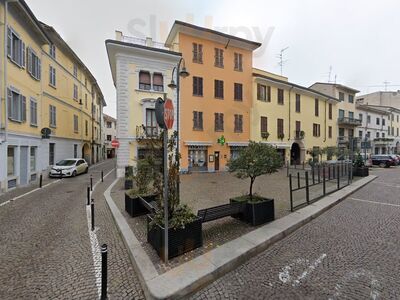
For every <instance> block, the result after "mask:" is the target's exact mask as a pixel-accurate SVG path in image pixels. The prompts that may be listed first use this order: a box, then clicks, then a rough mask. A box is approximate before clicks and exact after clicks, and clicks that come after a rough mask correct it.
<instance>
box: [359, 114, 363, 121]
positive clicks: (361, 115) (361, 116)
mask: <svg viewBox="0 0 400 300" xmlns="http://www.w3.org/2000/svg"><path fill="white" fill-rule="evenodd" d="M358 118H359V119H360V121H361V122H362V120H363V114H358Z"/></svg>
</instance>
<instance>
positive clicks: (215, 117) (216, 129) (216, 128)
mask: <svg viewBox="0 0 400 300" xmlns="http://www.w3.org/2000/svg"><path fill="white" fill-rule="evenodd" d="M214 130H215V131H218V130H219V126H218V113H215V114H214Z"/></svg>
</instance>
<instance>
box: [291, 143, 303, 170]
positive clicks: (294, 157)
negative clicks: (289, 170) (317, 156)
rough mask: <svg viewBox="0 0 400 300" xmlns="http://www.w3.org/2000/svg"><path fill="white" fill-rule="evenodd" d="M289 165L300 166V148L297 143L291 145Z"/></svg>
mask: <svg viewBox="0 0 400 300" xmlns="http://www.w3.org/2000/svg"><path fill="white" fill-rule="evenodd" d="M290 164H291V165H299V164H301V148H300V145H299V144H298V143H293V144H292V148H291V149H290Z"/></svg>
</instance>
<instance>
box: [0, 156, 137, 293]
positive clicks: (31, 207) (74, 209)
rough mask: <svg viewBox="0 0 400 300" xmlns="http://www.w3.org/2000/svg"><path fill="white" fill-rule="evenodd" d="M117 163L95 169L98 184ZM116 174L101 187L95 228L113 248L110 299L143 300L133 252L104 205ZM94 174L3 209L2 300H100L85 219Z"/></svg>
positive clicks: (0, 242)
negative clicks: (131, 259)
mask: <svg viewBox="0 0 400 300" xmlns="http://www.w3.org/2000/svg"><path fill="white" fill-rule="evenodd" d="M113 167H114V161H108V162H106V163H104V164H102V165H99V166H93V167H92V168H91V169H90V171H89V174H90V173H92V174H93V178H94V182H95V181H97V180H98V179H99V177H100V171H101V170H104V174H106V173H107V172H108V171H109V170H111V169H112V168H113ZM113 179H114V175H113V174H111V175H109V177H107V178H106V180H105V183H102V184H99V185H98V186H97V188H96V190H95V192H94V193H93V198H94V199H95V201H96V205H95V212H96V214H95V215H96V218H95V220H96V227H97V237H98V240H99V243H100V244H102V243H107V244H108V247H109V262H108V266H109V295H110V299H132V298H135V299H137V298H143V294H142V291H141V288H140V285H139V281H138V279H137V276H136V275H135V273H134V271H133V268H132V266H131V262H130V260H129V256H128V252H127V250H126V249H125V247H124V244H123V241H122V239H121V237H120V236H119V233H118V230H117V228H116V226H115V225H114V222H113V220H112V217H111V214H110V212H109V211H108V208H107V207H106V204H105V203H104V202H105V200H104V197H103V192H104V190H105V189H106V188H107V186H108V185H109V184H110V183H111V182H112V181H113ZM88 183H89V175H81V176H78V177H75V178H65V179H62V180H61V182H58V183H55V184H53V185H50V186H48V187H47V188H45V189H43V190H40V191H36V192H34V193H32V194H30V195H27V196H25V197H23V198H20V199H18V200H16V201H12V202H10V203H9V204H6V205H4V206H2V207H0V228H1V231H0V253H1V255H0V281H1V286H0V299H96V298H98V291H97V288H96V283H95V273H94V266H93V256H92V250H91V244H90V240H89V234H88V224H87V217H86V206H85V202H86V187H87V185H88Z"/></svg>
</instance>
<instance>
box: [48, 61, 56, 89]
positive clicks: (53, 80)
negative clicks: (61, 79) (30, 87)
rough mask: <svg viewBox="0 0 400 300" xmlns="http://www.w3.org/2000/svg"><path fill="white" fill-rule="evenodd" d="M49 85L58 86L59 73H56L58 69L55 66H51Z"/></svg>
mask: <svg viewBox="0 0 400 300" xmlns="http://www.w3.org/2000/svg"><path fill="white" fill-rule="evenodd" d="M49 70H50V71H49V75H50V78H49V85H50V86H52V87H53V88H56V84H57V75H56V69H55V68H54V67H53V66H50V67H49Z"/></svg>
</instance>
